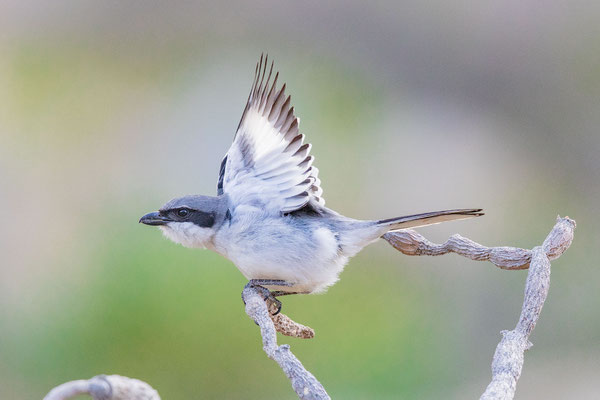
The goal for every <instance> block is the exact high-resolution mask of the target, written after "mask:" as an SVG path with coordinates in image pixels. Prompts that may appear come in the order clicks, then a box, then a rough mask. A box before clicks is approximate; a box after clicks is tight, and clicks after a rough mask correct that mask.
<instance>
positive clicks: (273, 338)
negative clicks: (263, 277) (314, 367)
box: [242, 287, 330, 400]
mask: <svg viewBox="0 0 600 400" xmlns="http://www.w3.org/2000/svg"><path fill="white" fill-rule="evenodd" d="M242 299H243V300H244V302H245V303H246V314H248V316H249V317H250V318H252V320H254V322H256V324H257V325H258V326H259V327H260V334H261V336H262V340H263V350H264V351H265V353H267V356H268V357H269V358H270V359H272V360H274V361H276V362H277V364H279V366H280V367H281V369H282V370H283V372H284V373H285V375H286V376H287V377H288V379H289V380H290V381H291V383H292V388H293V389H294V391H295V392H296V394H297V395H298V397H299V398H300V399H311V400H312V399H314V400H321V399H330V397H329V395H328V394H327V392H326V391H325V388H323V385H321V383H320V382H319V381H318V380H317V379H316V378H315V377H314V376H313V374H311V373H310V372H308V371H307V370H306V368H304V366H303V365H302V363H301V362H300V361H299V360H298V359H297V358H296V356H295V355H294V354H293V353H292V351H291V350H290V346H289V345H287V344H284V345H281V346H278V345H277V333H276V330H277V331H279V332H282V333H283V331H285V332H307V330H308V331H310V332H311V335H310V337H312V336H314V331H312V329H310V328H307V327H305V326H303V325H300V324H297V323H295V322H294V321H292V320H291V319H289V318H288V317H286V316H281V317H280V316H279V315H281V314H278V315H277V316H275V317H272V316H271V313H270V312H269V310H268V309H267V304H266V302H265V301H264V299H263V297H262V295H261V294H260V293H259V292H258V291H257V290H256V289H255V288H253V287H246V288H244V291H243V292H242ZM283 321H285V322H284V323H282V322H283ZM275 322H277V326H278V327H279V328H277V329H276V325H275ZM291 336H297V335H296V334H294V335H291ZM297 337H302V336H297Z"/></svg>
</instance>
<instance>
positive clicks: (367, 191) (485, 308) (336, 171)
mask: <svg viewBox="0 0 600 400" xmlns="http://www.w3.org/2000/svg"><path fill="white" fill-rule="evenodd" d="M0 26H1V27H2V28H1V30H0V54H1V56H0V208H1V210H2V218H1V221H2V222H1V224H0V254H1V255H0V263H1V264H0V398H2V399H39V398H41V397H42V396H43V395H44V394H45V393H46V392H47V391H48V390H49V389H50V388H52V387H54V386H55V385H58V384H59V383H62V382H64V381H67V380H72V379H79V378H88V377H91V376H93V375H96V374H100V373H107V374H113V373H118V374H122V375H127V376H130V377H135V378H139V379H143V380H145V381H147V382H149V383H150V384H152V385H153V386H154V387H155V388H156V389H157V390H158V391H159V392H160V394H161V395H162V397H163V398H164V399H169V400H170V399H196V398H215V399H216V398H222V399H234V398H249V399H252V398H272V399H292V398H295V396H294V394H293V392H292V390H291V388H290V387H289V383H288V381H287V379H286V378H285V376H284V374H283V373H282V372H281V371H280V370H279V368H278V367H277V365H276V364H275V363H274V362H273V361H271V360H269V359H267V358H266V356H265V354H264V353H263V351H262V348H261V343H260V337H259V332H258V330H257V328H256V326H255V325H254V324H253V323H252V322H251V321H250V320H249V319H248V318H247V316H246V315H245V314H244V310H243V306H242V302H241V300H240V292H241V289H242V287H243V285H244V284H245V281H244V279H243V277H242V275H241V274H240V273H239V272H238V271H237V269H236V268H235V267H234V266H233V265H232V264H231V263H230V262H229V261H227V260H225V259H223V258H221V257H219V256H218V255H216V254H213V253H210V252H208V251H199V250H189V249H184V248H183V247H180V246H177V245H175V244H173V243H171V242H168V241H167V240H165V239H164V238H163V237H162V236H161V234H160V233H159V232H158V231H157V230H155V229H150V228H149V227H146V226H141V225H139V224H138V223H137V221H138V219H139V217H140V216H141V215H143V214H144V213H146V212H148V211H152V210H155V209H156V208H157V207H159V206H160V205H162V204H163V203H164V202H165V201H167V200H169V199H170V198H171V197H175V196H180V195H184V194H190V193H205V194H212V193H214V192H215V186H216V178H217V172H218V166H219V162H220V160H221V158H222V156H223V155H224V153H225V152H226V150H227V148H228V146H229V144H230V142H231V139H232V138H233V134H234V130H235V127H236V126H237V123H238V120H239V117H240V115H241V112H242V109H243V107H244V103H245V101H246V97H247V94H248V91H249V88H250V85H251V81H252V78H253V72H254V65H255V62H256V61H257V59H258V56H259V55H260V53H261V52H263V51H266V52H268V53H269V55H270V56H271V57H272V58H274V59H275V61H276V66H277V67H278V69H279V70H280V71H281V74H282V75H281V76H282V78H283V81H286V82H287V83H288V88H289V89H288V91H289V93H291V94H292V96H293V103H294V105H295V106H296V110H297V113H298V115H299V116H300V117H301V119H302V123H301V125H300V127H301V130H302V131H303V132H304V133H305V134H306V135H307V136H308V140H309V141H310V142H312V143H313V145H314V147H313V154H314V155H315V156H316V159H317V161H316V165H318V167H319V168H320V170H321V174H320V177H321V179H322V181H323V188H324V196H325V198H326V199H327V205H328V206H329V207H331V208H334V209H336V210H338V211H340V212H341V213H343V214H346V215H348V216H352V217H356V218H365V219H366V218H369V219H370V218H384V217H393V216H397V215H402V214H408V213H416V212H424V211H430V210H435V209H444V208H456V207H483V208H484V209H485V211H486V216H485V217H483V218H480V219H477V220H469V221H460V222H454V223H448V224H443V225H438V226H434V227H429V228H424V229H421V232H422V233H423V234H424V235H426V236H427V237H428V238H430V239H431V240H435V241H440V242H441V241H444V240H445V239H446V238H447V237H448V236H449V235H451V234H453V233H456V232H460V233H461V234H462V235H464V236H467V237H470V238H472V239H474V240H476V241H478V242H480V243H483V244H486V245H513V246H519V247H525V248H531V247H533V246H536V245H538V244H540V243H541V242H542V241H543V239H544V238H545V236H546V235H547V233H548V232H549V230H550V229H551V227H552V226H553V224H554V221H555V217H556V215H557V214H561V215H569V216H570V217H572V218H574V219H576V220H577V223H578V228H577V231H576V235H575V241H574V242H573V245H572V247H571V248H570V249H569V251H568V252H567V253H566V254H565V255H564V256H563V257H562V258H560V259H559V260H556V261H555V262H554V263H553V269H552V283H551V288H550V294H549V298H548V300H547V302H546V305H545V307H544V310H543V312H542V315H541V318H540V321H539V323H538V327H537V328H536V330H535V331H534V333H533V335H532V337H531V340H532V341H533V343H534V347H533V348H532V349H531V350H530V351H529V352H528V353H527V354H526V359H525V367H524V371H523V374H522V377H521V380H520V382H519V385H518V389H517V398H547V399H562V398H590V397H592V395H593V394H596V395H597V393H599V392H600V380H598V376H599V371H600V313H598V309H599V307H600V294H599V289H600V288H599V282H600V269H599V268H598V259H599V258H600V254H599V247H600V246H599V239H600V235H599V233H598V226H599V225H600V214H599V205H598V202H599V195H600V189H599V183H600V182H599V177H600V156H599V153H600V135H599V132H598V127H599V126H600V3H598V2H588V3H585V2H568V3H567V2H560V1H548V2H544V3H543V4H542V3H540V2H537V1H530V0H527V1H518V2H517V1H509V2H500V3H499V2H478V1H473V0H470V1H459V2H452V3H448V2H443V1H434V2H428V3H423V2H405V3H402V4H400V3H396V2H391V1H390V2H385V1H383V2H379V1H378V2H369V4H368V5H367V4H366V3H364V2H360V1H350V2H346V1H345V2H341V1H339V2H328V3H327V4H323V3H322V2H313V1H307V2H301V3H300V2H267V1H258V2H253V3H246V2H242V1H233V2H227V1H226V2H220V3H219V5H218V6H217V5H215V4H212V3H209V2H207V3H202V2H151V1H129V2H120V1H103V2H97V1H90V0H87V1H68V0H57V1H53V2H43V1H33V2H20V1H14V0H8V1H4V2H2V3H1V5H0ZM526 273H527V272H526V271H518V272H509V271H501V270H499V269H497V268H495V267H493V266H492V265H491V264H487V263H478V262H473V261H469V260H466V259H464V258H461V257H458V256H455V255H448V256H444V257H437V258H426V257H412V258H409V257H406V256H403V255H402V254H400V253H398V252H397V251H396V250H394V249H393V248H391V247H390V246H389V245H387V244H386V243H385V242H383V241H382V242H381V243H377V244H375V245H373V246H371V247H369V248H367V249H366V250H364V251H363V252H362V253H360V254H359V255H358V256H357V257H356V258H354V259H353V260H352V261H351V262H350V263H349V265H348V266H347V267H346V270H345V271H344V273H343V274H342V276H341V281H340V282H339V283H338V284H337V285H336V286H334V287H332V288H331V289H330V290H329V292H328V293H326V294H324V295H318V296H296V297H294V296H293V297H291V298H285V299H284V309H285V312H286V313H287V314H289V315H290V316H292V317H293V318H295V319H296V320H298V321H299V322H301V323H305V324H307V325H310V326H312V327H313V328H315V330H316V333H317V334H316V338H315V339H314V340H310V341H302V340H299V339H291V338H284V337H281V338H280V343H289V344H291V345H292V350H293V351H294V352H295V353H296V355H297V356H298V357H299V358H300V360H301V361H302V362H303V363H304V365H305V366H306V367H307V368H308V369H309V370H310V371H311V372H313V373H314V374H315V375H316V377H317V378H318V379H320V380H321V382H322V383H323V384H324V386H325V388H326V389H327V390H328V391H329V393H330V394H331V395H332V397H333V398H337V399H373V398H377V399H395V398H411V399H438V398H448V399H452V398H454V399H467V398H477V397H478V396H479V395H480V394H481V392H482V391H483V390H484V388H485V387H486V385H487V384H488V382H489V380H490V375H491V371H490V362H491V357H492V354H493V351H494V349H495V346H496V344H497V343H498V341H499V339H500V333H499V332H500V330H502V329H512V328H513V327H514V325H515V323H516V320H517V316H518V314H519V311H520V307H521V302H522V293H523V288H524V280H525V277H526Z"/></svg>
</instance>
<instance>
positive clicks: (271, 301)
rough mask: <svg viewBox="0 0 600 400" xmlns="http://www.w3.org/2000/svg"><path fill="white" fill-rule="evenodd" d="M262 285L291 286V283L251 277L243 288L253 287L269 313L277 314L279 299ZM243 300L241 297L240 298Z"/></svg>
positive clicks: (279, 305)
mask: <svg viewBox="0 0 600 400" xmlns="http://www.w3.org/2000/svg"><path fill="white" fill-rule="evenodd" d="M262 285H276V286H291V284H289V283H287V282H286V281H282V280H276V279H251V280H250V281H249V282H248V283H247V284H246V286H245V287H244V288H249V287H251V288H253V289H255V290H257V291H258V292H259V293H260V294H261V295H262V296H263V299H264V301H265V302H266V303H267V309H268V310H269V312H270V313H271V315H277V314H279V313H280V312H281V307H282V304H281V301H279V300H277V299H276V298H275V294H274V293H278V292H271V291H270V290H269V289H267V288H266V287H264V286H262ZM242 300H243V298H242Z"/></svg>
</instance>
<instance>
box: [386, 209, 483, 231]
mask: <svg viewBox="0 0 600 400" xmlns="http://www.w3.org/2000/svg"><path fill="white" fill-rule="evenodd" d="M482 215H483V212H482V209H481V208H465V209H460V210H445V211H433V212H428V213H423V214H415V215H407V216H404V217H397V218H389V219H382V220H379V221H377V225H378V226H380V227H381V228H383V229H382V230H383V231H384V233H385V232H389V231H394V230H397V229H406V228H416V227H418V226H426V225H433V224H439V223H440V222H446V221H454V220H458V219H467V218H473V217H480V216H482Z"/></svg>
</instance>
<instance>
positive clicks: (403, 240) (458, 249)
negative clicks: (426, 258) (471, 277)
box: [384, 216, 575, 400]
mask: <svg viewBox="0 0 600 400" xmlns="http://www.w3.org/2000/svg"><path fill="white" fill-rule="evenodd" d="M574 230H575V221H573V220H572V219H570V218H569V217H565V218H560V216H559V217H558V218H557V220H556V225H555V226H554V228H553V229H552V231H551V232H550V234H549V235H548V237H546V240H544V243H543V245H542V246H538V247H535V248H534V249H533V250H524V249H519V248H515V247H491V248H490V247H485V246H482V245H480V244H478V243H475V242H473V241H472V240H469V239H466V238H463V237H462V236H460V235H454V236H452V237H451V238H450V239H448V240H447V241H446V243H444V244H441V245H439V244H435V243H431V242H430V241H428V240H427V239H425V238H424V237H423V236H421V235H420V234H418V233H417V232H415V231H411V230H403V231H396V232H390V233H387V234H386V235H384V239H385V240H387V241H388V242H390V243H391V244H392V246H394V247H395V248H396V249H398V250H400V251H401V252H402V253H404V254H407V255H433V256H436V255H442V254H446V253H449V252H454V253H457V254H460V255H462V256H464V257H467V258H470V259H472V260H477V261H491V262H492V263H494V264H495V265H496V266H498V267H500V268H502V269H526V268H528V267H529V273H528V275H527V281H526V284H525V298H524V300H523V308H522V311H521V317H520V318H519V322H518V323H517V326H516V328H515V329H514V330H512V331H503V332H502V335H503V337H502V340H501V341H500V343H499V344H498V347H496V352H495V353H494V358H493V361H492V382H491V383H490V384H489V385H488V387H487V389H486V391H485V392H484V393H483V395H482V396H481V399H484V400H491V399H503V400H504V399H506V400H509V399H512V398H513V397H514V394H515V389H516V386H517V381H518V380H519V377H520V376H521V370H522V368H523V360H524V354H523V353H524V352H525V350H527V349H529V348H530V347H531V346H532V344H531V343H530V342H529V335H530V334H531V332H532V331H533V328H535V324H536V322H537V320H538V318H539V316H540V312H541V311H542V306H543V305H544V302H545V301H546V296H547V295H548V288H549V286H550V260H554V259H556V258H558V257H560V255H561V254H562V253H563V252H565V250H567V249H568V248H569V246H570V245H571V242H572V241H573V233H574Z"/></svg>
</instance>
